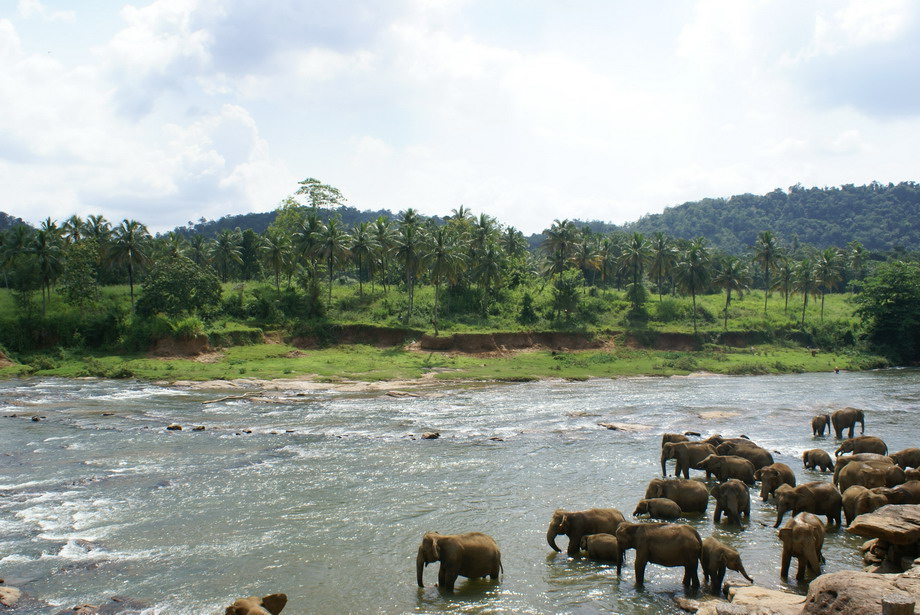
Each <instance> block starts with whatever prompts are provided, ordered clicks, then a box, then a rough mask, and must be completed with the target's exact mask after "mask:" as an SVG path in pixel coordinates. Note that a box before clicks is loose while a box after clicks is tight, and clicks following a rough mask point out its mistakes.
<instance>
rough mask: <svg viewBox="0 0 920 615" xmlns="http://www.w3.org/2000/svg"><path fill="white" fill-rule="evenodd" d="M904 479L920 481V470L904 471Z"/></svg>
mask: <svg viewBox="0 0 920 615" xmlns="http://www.w3.org/2000/svg"><path fill="white" fill-rule="evenodd" d="M904 478H906V479H907V480H909V481H911V480H920V468H911V469H909V470H904Z"/></svg>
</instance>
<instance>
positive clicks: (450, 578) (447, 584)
mask: <svg viewBox="0 0 920 615" xmlns="http://www.w3.org/2000/svg"><path fill="white" fill-rule="evenodd" d="M457 576H458V574H457V573H456V572H454V571H453V570H451V571H448V572H447V573H446V574H445V575H444V589H446V590H447V591H449V592H452V591H454V583H456V581H457Z"/></svg>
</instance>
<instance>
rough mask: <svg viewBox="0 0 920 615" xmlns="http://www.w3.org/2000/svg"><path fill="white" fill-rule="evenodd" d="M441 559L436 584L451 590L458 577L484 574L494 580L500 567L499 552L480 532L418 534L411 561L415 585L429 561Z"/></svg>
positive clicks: (420, 584) (487, 537)
mask: <svg viewBox="0 0 920 615" xmlns="http://www.w3.org/2000/svg"><path fill="white" fill-rule="evenodd" d="M437 561H440V562H441V567H440V569H439V570H438V585H439V586H440V587H441V588H442V589H444V590H446V591H449V592H452V591H454V583H455V582H456V581H457V577H458V576H462V577H466V578H468V579H477V578H479V577H484V576H488V577H489V578H491V579H497V578H498V573H499V571H500V570H501V569H502V555H501V552H500V551H499V550H498V545H497V544H495V541H494V540H493V539H492V537H491V536H488V535H486V534H483V533H481V532H468V533H466V534H448V535H441V534H438V533H437V532H428V533H427V534H425V535H424V536H423V537H422V544H421V545H419V547H418V556H417V557H416V560H415V568H416V577H417V579H418V586H419V587H425V584H424V583H422V570H423V568H424V567H425V566H427V565H428V564H430V563H432V562H437Z"/></svg>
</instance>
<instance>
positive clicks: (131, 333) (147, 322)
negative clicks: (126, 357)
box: [123, 314, 173, 350]
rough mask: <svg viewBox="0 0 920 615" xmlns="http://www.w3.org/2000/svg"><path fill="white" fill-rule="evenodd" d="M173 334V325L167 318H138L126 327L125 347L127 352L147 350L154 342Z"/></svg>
mask: <svg viewBox="0 0 920 615" xmlns="http://www.w3.org/2000/svg"><path fill="white" fill-rule="evenodd" d="M172 333H173V327H172V323H171V322H170V321H169V319H168V318H166V317H165V316H162V315H159V314H154V315H153V316H136V317H134V318H132V319H131V321H130V322H129V323H128V326H127V327H126V334H125V337H124V339H123V345H124V347H125V349H127V350H147V349H149V348H150V347H151V346H152V345H153V343H154V342H156V341H157V340H159V339H162V338H164V337H168V336H171V335H172Z"/></svg>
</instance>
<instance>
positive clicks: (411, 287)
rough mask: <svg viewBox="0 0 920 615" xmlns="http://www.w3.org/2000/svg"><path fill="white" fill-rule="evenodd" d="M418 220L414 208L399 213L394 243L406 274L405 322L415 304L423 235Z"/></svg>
mask: <svg viewBox="0 0 920 615" xmlns="http://www.w3.org/2000/svg"><path fill="white" fill-rule="evenodd" d="M420 222H421V221H420V218H419V215H418V212H416V211H415V210H414V209H411V208H409V209H407V210H406V211H404V212H401V213H400V214H399V226H398V229H397V234H396V241H395V245H396V258H397V259H398V260H399V261H400V262H401V263H402V265H403V272H404V273H405V276H406V294H407V297H408V303H409V305H408V309H407V310H406V322H407V323H408V322H409V320H410V319H411V318H412V310H413V308H414V306H415V279H416V278H417V277H418V270H419V265H420V264H421V252H422V243H423V240H424V236H425V233H424V231H423V229H422V228H421V224H420Z"/></svg>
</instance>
